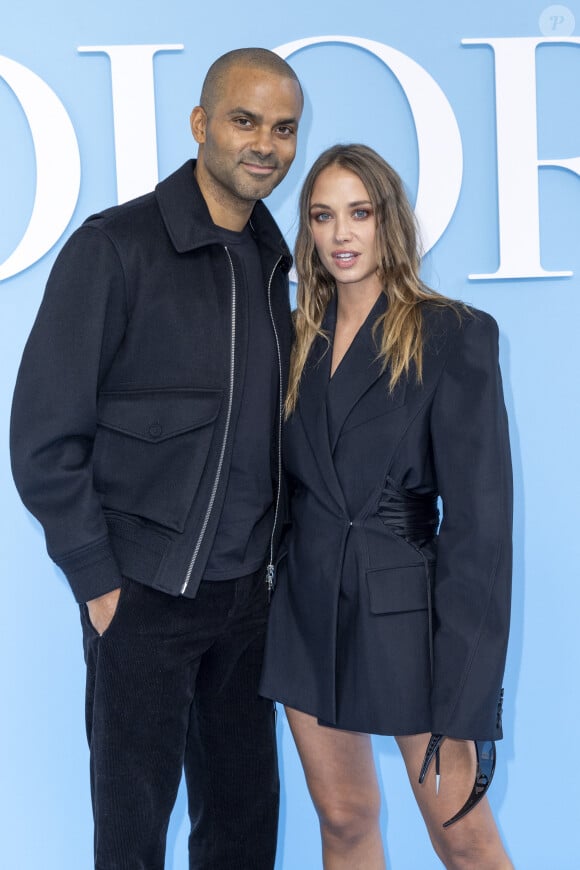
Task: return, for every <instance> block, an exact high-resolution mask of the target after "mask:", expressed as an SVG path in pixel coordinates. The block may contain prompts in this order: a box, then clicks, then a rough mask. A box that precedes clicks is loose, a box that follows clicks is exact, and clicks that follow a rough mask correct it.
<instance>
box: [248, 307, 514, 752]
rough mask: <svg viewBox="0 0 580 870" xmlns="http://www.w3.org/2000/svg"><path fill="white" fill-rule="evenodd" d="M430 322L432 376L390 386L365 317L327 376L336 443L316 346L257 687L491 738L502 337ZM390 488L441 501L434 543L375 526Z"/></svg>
mask: <svg viewBox="0 0 580 870" xmlns="http://www.w3.org/2000/svg"><path fill="white" fill-rule="evenodd" d="M382 304H383V306H384V305H385V304H386V303H385V301H384V299H383V300H382ZM329 307H330V306H329ZM423 313H424V346H423V348H424V354H423V380H422V383H418V382H417V380H416V378H415V377H414V375H413V373H411V375H410V377H409V378H405V377H404V378H402V379H401V381H400V382H399V384H398V385H397V387H396V388H395V390H394V391H392V392H391V391H390V390H389V386H388V380H389V374H390V372H389V370H388V369H387V370H386V371H384V372H383V371H382V368H381V361H380V359H378V358H377V348H376V344H375V340H374V337H373V334H372V325H373V324H372V322H369V321H367V323H365V324H364V326H363V327H362V328H361V330H360V331H359V333H358V334H357V336H356V337H355V338H354V340H353V342H352V344H351V345H350V347H349V349H348V351H347V353H346V354H345V356H344V358H343V360H342V362H341V364H340V366H339V367H338V369H337V370H336V372H335V374H334V376H333V378H332V381H331V383H332V386H333V397H332V403H333V407H332V417H333V425H332V428H333V432H332V435H333V440H332V441H331V438H330V435H329V425H328V424H329V421H328V405H327V402H326V397H327V394H328V387H329V373H330V360H331V352H330V350H329V349H328V345H327V342H325V341H324V340H323V339H316V340H315V342H314V344H313V347H312V351H311V354H310V356H309V359H308V361H307V364H306V367H305V370H304V373H303V377H302V380H301V383H300V395H299V398H298V405H297V408H296V411H295V412H294V413H293V414H292V416H291V417H290V418H289V420H288V422H287V424H286V426H285V432H284V440H283V443H284V464H285V467H286V470H287V472H288V474H289V475H290V479H291V483H292V492H293V495H292V502H291V505H290V520H291V526H290V528H289V529H288V531H287V533H286V534H285V538H284V545H285V546H284V550H283V553H282V554H281V558H280V562H279V565H278V566H277V582H276V588H275V591H274V594H273V597H272V603H271V606H270V618H269V626H268V636H267V643H266V653H265V660H264V673H263V677H262V681H261V691H262V692H263V693H264V695H265V696H267V697H270V698H274V699H276V700H279V701H283V702H284V703H286V704H289V705H290V706H291V707H295V708H296V709H298V710H302V711H304V712H307V713H310V714H312V715H315V716H317V717H318V718H319V719H321V720H322V721H324V722H326V723H330V724H334V725H336V726H337V727H339V728H344V729H347V730H354V731H362V732H367V733H369V732H370V733H379V734H413V733H418V732H423V731H431V732H434V733H440V734H445V735H447V736H450V737H456V738H460V739H490V740H497V739H500V738H501V736H502V729H501V717H499V716H498V713H497V711H498V704H499V700H500V694H501V685H502V677H503V669H504V665H505V655H506V647H507V639H508V632H509V616H510V590H511V517H512V482H511V462H510V452H509V438H508V427H507V417H506V413H505V407H504V402H503V395H502V381H501V374H500V371H499V366H498V329H497V324H496V323H495V321H494V320H493V318H491V317H490V316H489V315H487V314H485V313H483V312H480V311H475V310H470V311H464V312H463V313H462V316H461V318H459V317H458V316H457V312H456V311H454V310H451V309H449V308H443V307H439V306H435V305H429V304H428V303H426V304H425V305H424V306H423ZM378 314H379V310H378V309H377V315H378ZM328 322H329V321H324V322H323V328H324V329H328ZM331 337H332V333H331ZM388 478H390V479H391V480H392V481H393V482H394V483H395V484H396V486H397V487H400V490H401V491H407V492H412V493H415V494H417V495H421V496H423V495H425V496H426V494H428V493H431V494H432V495H431V496H430V498H434V496H435V494H437V495H439V496H440V498H441V501H442V508H443V511H442V512H443V519H442V522H441V526H440V528H439V533H438V535H437V537H436V538H435V539H434V540H433V541H430V540H425V541H424V542H423V541H422V542H421V543H419V544H417V540H418V539H419V534H418V535H417V538H415V535H414V534H413V535H412V536H408V539H406V538H405V537H404V536H403V535H401V534H397V533H395V532H394V531H393V529H392V528H391V527H390V526H389V525H386V524H385V523H384V522H383V518H384V517H381V513H383V514H384V510H385V501H384V485H385V481H386V480H387V479H388ZM431 505H433V502H432V501H431ZM434 518H435V515H434V512H433V514H432V515H431V514H430V515H429V516H427V517H426V520H427V522H425V523H422V524H421V525H423V526H424V527H426V528H427V532H429V528H428V527H429V526H430V525H431V524H432V523H433V522H434ZM409 519H410V520H413V517H410V518H409ZM400 520H401V518H400V517H399V518H398V520H397V522H398V523H399V524H400ZM407 525H409V526H410V525H411V524H410V523H408V524H407ZM424 531H425V528H423V529H422V530H421V534H424ZM426 537H427V538H429V537H430V534H427V536H426ZM427 569H428V570H427ZM431 577H432V593H433V595H432V605H433V606H432V610H433V613H432V616H433V620H432V623H433V625H432V627H433V644H432V660H433V673H432V675H431V669H430V658H431V650H430V641H429V639H430V634H431V632H430V619H429V615H430V614H429V606H428V603H429V595H428V588H427V580H430V578H431Z"/></svg>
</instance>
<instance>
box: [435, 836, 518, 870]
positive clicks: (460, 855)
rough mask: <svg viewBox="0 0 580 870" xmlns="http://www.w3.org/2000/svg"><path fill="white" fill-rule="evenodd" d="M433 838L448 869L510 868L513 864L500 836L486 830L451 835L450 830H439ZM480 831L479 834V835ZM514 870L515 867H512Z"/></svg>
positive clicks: (504, 869) (500, 869)
mask: <svg viewBox="0 0 580 870" xmlns="http://www.w3.org/2000/svg"><path fill="white" fill-rule="evenodd" d="M430 833H431V840H432V843H433V847H434V849H435V851H436V852H437V856H438V857H439V859H440V860H441V861H442V863H443V864H444V865H445V867H446V868H447V870H510V868H512V864H511V862H510V860H509V858H508V857H507V855H506V853H505V850H504V848H503V845H502V843H501V841H500V840H499V838H498V837H488V836H486V835H485V834H484V832H475V833H474V832H471V833H468V832H467V831H465V832H464V835H463V836H461V835H459V836H457V832H455V836H453V837H450V836H449V835H448V832H446V831H443V830H442V831H441V833H439V832H437V834H435V836H433V832H430ZM478 833H479V836H478ZM512 870H513V868H512Z"/></svg>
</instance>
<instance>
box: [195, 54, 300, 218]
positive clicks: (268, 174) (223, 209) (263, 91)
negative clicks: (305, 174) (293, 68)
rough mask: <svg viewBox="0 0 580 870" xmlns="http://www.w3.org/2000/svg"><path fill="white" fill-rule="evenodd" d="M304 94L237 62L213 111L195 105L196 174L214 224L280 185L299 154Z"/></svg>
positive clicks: (280, 79)
mask: <svg viewBox="0 0 580 870" xmlns="http://www.w3.org/2000/svg"><path fill="white" fill-rule="evenodd" d="M301 112H302V97H301V94H300V89H299V86H298V83H297V82H295V81H294V80H293V79H291V78H286V77H284V76H280V75H276V74H274V73H270V72H265V71H262V70H256V69H252V68H251V67H244V66H238V67H235V68H233V69H231V70H230V71H229V73H228V75H227V76H226V79H225V82H224V85H223V88H222V90H221V93H220V95H219V98H218V99H217V101H216V103H215V105H214V106H213V107H212V108H211V109H210V113H209V115H206V113H205V111H204V110H203V109H202V108H201V107H200V106H197V107H196V108H195V109H194V110H193V112H192V114H191V128H192V132H193V135H194V137H195V139H196V141H197V142H198V143H199V153H198V162H197V169H196V175H197V179H198V182H199V185H200V188H201V190H202V193H203V195H204V197H205V199H206V201H207V203H208V206H209V209H210V212H211V214H212V217H213V219H214V221H215V222H216V223H219V224H220V225H222V226H227V225H228V224H227V222H226V223H224V222H223V221H224V219H225V220H226V221H227V215H228V213H234V214H242V213H245V214H246V215H247V213H248V212H249V211H251V209H252V208H253V205H254V203H255V201H256V200H258V199H263V198H264V197H266V196H268V195H269V194H270V193H271V192H272V191H273V189H274V188H275V187H276V186H277V185H278V184H280V182H281V181H282V179H283V178H284V176H285V175H286V173H287V172H288V170H289V168H290V165H291V163H292V161H293V159H294V155H295V153H296V135H297V131H298V121H299V119H300V115H301Z"/></svg>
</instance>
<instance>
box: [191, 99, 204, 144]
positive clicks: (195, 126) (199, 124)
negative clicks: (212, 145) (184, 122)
mask: <svg viewBox="0 0 580 870" xmlns="http://www.w3.org/2000/svg"><path fill="white" fill-rule="evenodd" d="M189 123H190V126H191V132H192V135H193V138H194V139H195V141H196V142H197V144H198V145H202V144H203V143H204V142H205V129H206V126H207V115H206V113H205V109H202V107H201V106H195V108H194V109H192V110H191V115H190V116H189Z"/></svg>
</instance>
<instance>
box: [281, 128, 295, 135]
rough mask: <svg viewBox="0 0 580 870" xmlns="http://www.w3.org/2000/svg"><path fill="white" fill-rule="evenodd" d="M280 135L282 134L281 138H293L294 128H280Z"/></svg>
mask: <svg viewBox="0 0 580 870" xmlns="http://www.w3.org/2000/svg"><path fill="white" fill-rule="evenodd" d="M278 133H279V134H280V136H286V137H288V136H293V135H294V127H278Z"/></svg>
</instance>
